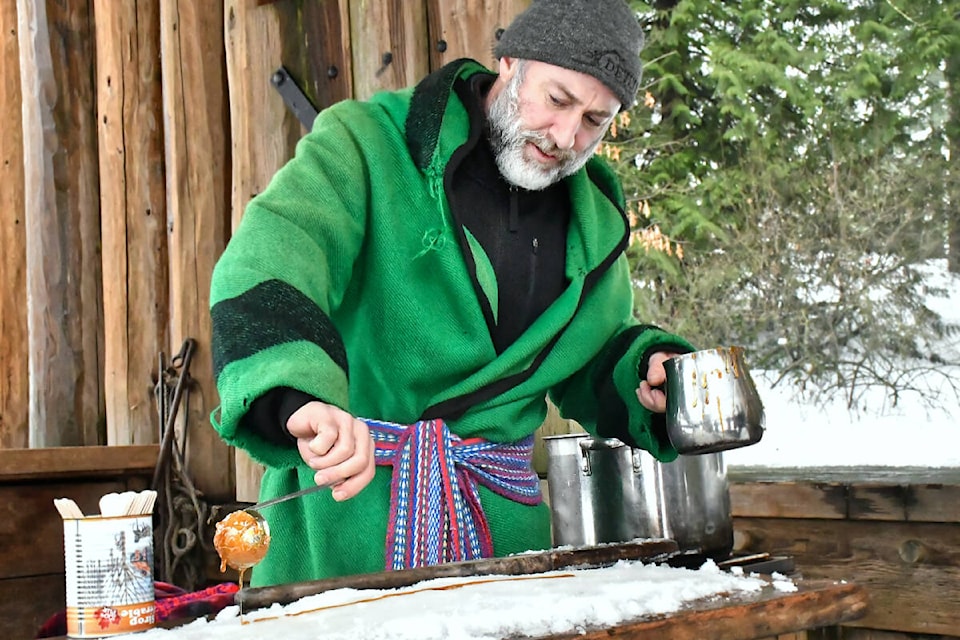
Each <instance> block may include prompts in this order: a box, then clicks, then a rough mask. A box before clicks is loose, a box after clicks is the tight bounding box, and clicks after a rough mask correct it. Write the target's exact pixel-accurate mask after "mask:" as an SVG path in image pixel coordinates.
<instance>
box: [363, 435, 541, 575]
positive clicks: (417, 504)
mask: <svg viewBox="0 0 960 640" xmlns="http://www.w3.org/2000/svg"><path fill="white" fill-rule="evenodd" d="M364 422H366V423H367V425H369V427H370V433H371V435H372V436H373V439H374V442H375V444H376V463H377V464H378V465H392V466H393V477H392V481H391V487H390V521H389V523H388V527H387V547H386V558H387V561H386V568H387V569H388V570H396V569H408V568H412V567H423V566H428V565H434V564H440V563H443V562H459V561H461V560H474V559H477V558H489V557H491V556H492V555H493V541H492V539H491V537H490V527H489V525H488V524H487V519H486V516H485V515H484V513H483V509H482V508H481V506H480V495H479V493H478V491H477V485H483V486H485V487H487V488H489V489H490V490H492V491H494V492H496V493H498V494H499V495H501V496H504V497H506V498H509V499H511V500H514V501H516V502H520V503H522V504H528V505H535V504H539V503H540V502H541V495H540V480H539V478H538V477H537V474H536V473H535V472H534V471H533V468H532V467H531V464H530V461H531V456H532V454H533V436H532V435H531V436H528V437H526V438H524V439H523V440H519V441H517V442H510V443H497V442H488V441H486V440H483V439H482V438H468V439H461V438H460V437H459V436H457V435H455V434H453V433H450V430H449V429H448V428H447V425H446V424H445V423H444V422H443V420H423V421H420V422H417V423H415V424H412V425H400V424H394V423H390V422H379V421H376V420H364Z"/></svg>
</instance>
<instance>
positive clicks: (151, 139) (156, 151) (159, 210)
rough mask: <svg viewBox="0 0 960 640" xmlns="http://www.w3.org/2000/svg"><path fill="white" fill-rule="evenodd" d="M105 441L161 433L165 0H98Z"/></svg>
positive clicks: (139, 439)
mask: <svg viewBox="0 0 960 640" xmlns="http://www.w3.org/2000/svg"><path fill="white" fill-rule="evenodd" d="M94 10H95V13H96V17H97V29H96V37H97V38H96V39H97V79H96V81H97V106H98V110H99V118H98V125H99V133H100V137H99V139H100V145H99V149H100V153H99V158H100V217H101V229H102V233H103V271H104V274H105V277H104V280H103V307H104V334H105V342H104V347H105V363H104V365H105V380H104V393H105V401H106V413H107V444H111V445H127V444H147V443H151V442H158V440H159V425H158V420H157V407H156V401H155V399H154V385H155V383H156V376H157V375H158V373H157V372H156V369H157V366H158V365H157V360H158V358H157V354H158V353H159V352H161V351H165V350H166V348H167V342H168V339H167V315H168V306H169V303H168V286H169V285H168V281H167V236H166V192H165V189H166V185H165V184H164V171H163V127H162V122H163V108H162V97H161V83H160V6H159V1H158V0H143V1H141V2H137V3H136V4H134V3H128V2H115V1H113V0H96V2H94Z"/></svg>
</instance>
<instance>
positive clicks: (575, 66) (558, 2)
mask: <svg viewBox="0 0 960 640" xmlns="http://www.w3.org/2000/svg"><path fill="white" fill-rule="evenodd" d="M642 48H643V33H642V32H641V31H640V25H639V24H638V22H637V17H636V15H635V14H634V13H633V12H632V11H631V10H630V8H629V7H628V6H627V5H626V3H625V2H624V0H533V3H532V4H531V5H530V6H529V7H528V8H527V10H526V11H524V12H523V13H521V14H520V15H518V16H517V17H516V18H515V19H514V21H513V22H512V23H511V24H510V26H509V27H507V28H506V30H504V31H503V32H502V33H501V35H500V40H499V42H497V44H496V45H495V46H494V50H493V52H494V55H496V57H497V58H498V59H499V58H502V57H503V56H509V57H511V58H523V59H526V60H539V61H541V62H546V63H549V64H553V65H556V66H558V67H564V68H565V69H572V70H574V71H579V72H581V73H586V74H589V75H591V76H593V77H594V78H596V79H597V80H599V81H600V82H602V83H603V84H605V85H607V87H609V88H610V90H611V91H613V93H614V94H615V95H616V96H617V97H618V98H619V99H620V104H621V106H622V108H623V109H628V108H630V107H631V106H633V101H634V100H635V99H636V96H637V88H638V87H639V86H640V73H641V66H640V50H641V49H642Z"/></svg>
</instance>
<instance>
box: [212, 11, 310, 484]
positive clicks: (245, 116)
mask: <svg viewBox="0 0 960 640" xmlns="http://www.w3.org/2000/svg"><path fill="white" fill-rule="evenodd" d="M323 4H329V3H323ZM224 19H225V25H224V31H225V33H226V42H225V46H226V63H227V85H228V87H229V91H230V134H231V135H230V142H231V153H230V160H231V166H232V179H231V187H230V194H231V195H230V219H231V228H232V229H235V228H236V226H237V225H238V224H239V223H240V219H241V217H242V215H243V210H244V209H245V208H246V206H247V203H248V202H250V200H251V198H253V197H254V196H255V195H257V194H258V193H260V192H261V191H263V190H264V189H265V188H266V186H267V184H268V183H269V182H270V179H271V178H272V177H273V174H274V173H276V171H277V170H278V169H279V168H280V167H281V166H283V164H284V163H285V162H286V161H287V160H288V159H289V158H290V157H292V156H293V149H294V146H295V145H296V143H297V140H299V139H300V136H301V135H302V131H301V127H300V124H299V122H297V120H296V118H295V117H294V116H293V114H291V113H290V112H289V111H288V109H287V108H286V106H285V105H284V103H283V100H282V99H281V97H280V95H279V94H278V93H277V92H276V91H275V90H274V89H273V87H272V85H271V84H270V75H271V74H272V73H273V72H274V71H275V70H276V69H277V67H278V66H279V65H280V61H281V59H282V49H283V43H282V41H283V38H284V34H283V33H282V32H281V28H280V18H279V16H278V15H277V11H276V9H275V8H274V6H264V7H257V6H253V5H251V3H250V2H249V1H247V0H227V2H226V3H225V4H224ZM235 473H236V499H237V500H244V501H249V502H256V500H257V496H258V494H259V489H260V479H261V478H262V476H263V466H262V465H259V464H257V463H256V462H254V461H253V460H251V459H250V457H249V456H248V455H247V454H246V453H245V452H243V451H236V452H235Z"/></svg>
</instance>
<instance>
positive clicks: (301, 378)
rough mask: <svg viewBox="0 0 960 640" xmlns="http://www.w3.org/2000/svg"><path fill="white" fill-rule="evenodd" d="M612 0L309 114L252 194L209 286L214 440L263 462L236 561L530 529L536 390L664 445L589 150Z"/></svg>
mask: <svg viewBox="0 0 960 640" xmlns="http://www.w3.org/2000/svg"><path fill="white" fill-rule="evenodd" d="M641 45H642V36H641V32H640V29H639V27H638V25H637V22H636V18H635V16H634V15H633V14H632V13H631V12H630V10H629V9H628V8H627V6H626V5H625V4H624V3H623V1H622V0H602V1H598V0H593V1H591V0H573V1H570V0H535V1H534V2H533V4H532V5H531V6H530V8H529V9H527V11H525V12H524V13H523V14H521V15H520V16H518V17H517V18H516V20H515V21H514V22H513V23H512V24H511V25H510V27H509V28H508V29H506V31H505V32H503V34H502V36H501V38H500V40H499V42H498V43H497V45H496V50H495V52H496V55H497V58H498V60H499V63H498V64H499V69H498V73H497V74H496V75H494V74H492V73H491V72H489V71H488V70H486V69H485V68H483V67H482V66H481V65H479V64H478V63H476V62H473V61H470V60H458V61H456V62H453V63H450V64H449V65H447V66H445V67H444V68H442V69H440V70H438V71H436V72H435V73H432V74H431V75H429V76H428V77H426V78H425V79H424V80H423V81H421V82H420V83H419V84H418V85H417V86H416V87H415V88H413V89H410V90H405V91H398V92H384V93H380V94H378V95H376V96H374V97H373V98H372V99H370V100H369V101H367V102H356V101H345V102H342V103H339V104H336V105H333V106H331V107H330V108H328V109H326V110H325V111H323V112H322V113H321V114H320V116H319V117H318V118H317V121H316V123H315V124H314V127H313V131H312V132H311V133H310V134H308V135H307V136H306V137H305V138H304V139H303V140H302V141H301V142H300V144H299V146H298V148H297V153H296V156H295V158H294V159H293V160H291V161H290V162H289V163H288V164H287V165H286V166H285V167H284V168H283V169H281V170H280V171H279V172H278V173H277V175H276V176H275V178H274V180H273V181H272V182H271V184H270V186H269V187H268V188H267V189H266V190H265V191H264V192H263V193H262V194H260V195H259V196H257V197H256V198H254V199H253V200H252V201H251V203H250V205H249V206H248V208H247V210H246V212H245V214H244V218H243V221H242V223H241V224H240V226H239V228H238V229H237V232H236V234H235V235H234V237H233V239H232V240H231V242H230V244H229V246H228V247H227V249H226V251H225V253H224V255H223V257H222V258H221V260H220V261H219V262H218V264H217V267H216V270H215V273H214V281H213V289H212V295H211V304H212V318H213V328H214V345H213V350H214V365H215V373H216V376H217V385H218V389H219V392H220V396H221V401H222V404H221V407H220V409H219V417H218V419H215V421H214V422H215V424H216V426H217V428H218V430H219V432H220V434H221V435H222V437H223V438H225V440H226V441H227V442H229V443H231V444H234V445H236V446H238V447H242V448H244V449H246V450H247V451H249V452H250V454H251V455H252V456H253V457H254V458H255V459H257V460H259V461H260V462H262V463H264V464H265V465H266V466H267V471H266V474H265V476H264V479H263V482H262V486H261V498H262V499H267V498H271V497H275V496H279V495H283V494H286V493H290V492H293V491H296V490H298V489H301V488H305V487H308V486H312V485H314V484H315V483H316V484H329V485H332V486H333V489H332V491H330V492H326V491H324V492H320V493H315V494H310V495H309V496H306V497H303V498H300V499H297V500H292V501H288V502H284V503H282V504H279V505H277V506H274V507H271V508H270V511H268V512H266V513H265V514H264V515H265V516H266V517H267V520H268V521H269V524H270V527H271V533H272V536H273V542H272V545H271V549H270V552H269V553H268V555H267V557H266V558H265V559H264V561H263V562H262V563H261V564H260V565H258V566H257V567H256V568H255V569H254V572H253V584H255V585H265V584H271V583H278V582H290V581H300V580H312V579H319V578H325V577H333V576H338V575H346V574H352V573H362V572H373V571H382V570H384V569H399V568H404V567H410V566H422V565H426V564H433V563H437V562H445V561H456V560H467V559H472V558H476V557H485V556H490V555H498V556H500V555H506V554H510V553H517V552H522V551H526V550H533V549H544V548H549V547H550V544H551V542H550V518H549V512H548V510H547V507H546V506H545V505H544V504H543V503H542V501H541V497H540V492H539V483H538V480H537V477H536V474H535V473H534V472H533V471H532V469H531V467H530V456H531V448H532V434H533V433H534V431H535V430H536V429H537V427H538V426H539V425H540V424H541V423H542V421H543V419H544V416H545V413H546V396H547V395H548V394H549V395H550V397H551V398H552V399H553V400H554V402H556V404H557V406H558V407H559V408H560V410H561V412H562V414H563V415H564V416H566V417H568V418H571V419H575V420H577V421H579V422H580V424H582V425H583V426H584V427H585V428H586V429H587V430H588V431H590V432H592V433H594V434H600V435H603V436H608V437H619V438H621V439H623V440H624V441H626V442H628V443H630V444H632V445H634V446H639V447H642V448H644V449H647V450H649V451H650V452H651V453H653V455H655V456H657V457H658V458H660V459H662V460H670V459H673V458H674V457H675V456H676V451H675V450H674V449H673V448H672V447H671V446H670V444H669V442H668V441H667V439H666V437H665V434H664V431H663V416H662V413H663V411H664V410H665V398H664V395H663V392H662V391H660V390H659V389H658V388H657V387H658V386H659V385H660V384H661V383H662V382H663V381H664V379H665V374H664V371H663V360H664V359H666V358H667V357H669V356H670V355H671V354H674V353H680V352H687V351H690V350H691V346H690V345H689V344H688V343H687V342H686V341H684V340H683V339H681V338H679V337H677V336H673V335H670V334H668V333H666V332H664V331H662V330H660V329H657V328H655V327H651V326H644V325H640V324H639V323H638V322H637V321H636V320H635V319H634V317H633V314H632V312H633V306H632V305H633V302H632V288H631V282H630V277H629V269H628V265H627V260H626V257H625V256H624V253H623V251H624V249H625V247H626V243H627V237H628V232H629V226H628V223H627V221H626V218H625V216H624V211H623V208H624V198H623V194H622V191H621V188H620V186H619V183H618V181H617V179H616V177H615V175H614V174H613V173H612V172H611V171H610V169H609V168H608V167H606V165H604V164H603V162H602V161H601V160H599V159H598V158H595V157H594V150H595V149H596V147H597V145H598V144H599V142H600V141H601V139H602V137H603V135H604V134H605V132H606V131H607V128H608V127H609V125H610V123H611V121H612V119H613V118H614V116H615V115H616V114H617V113H618V112H619V111H620V110H621V109H623V108H626V107H629V106H630V105H631V104H632V102H633V100H634V99H635V95H636V91H637V88H638V85H639V78H640V71H641V70H640V61H639V52H640V47H641Z"/></svg>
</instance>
